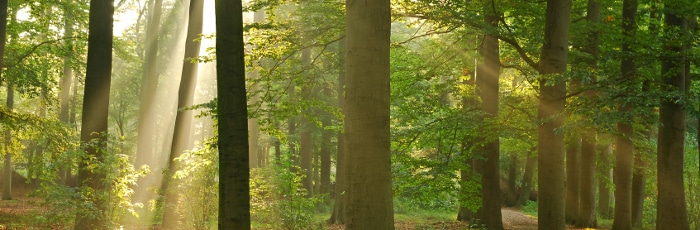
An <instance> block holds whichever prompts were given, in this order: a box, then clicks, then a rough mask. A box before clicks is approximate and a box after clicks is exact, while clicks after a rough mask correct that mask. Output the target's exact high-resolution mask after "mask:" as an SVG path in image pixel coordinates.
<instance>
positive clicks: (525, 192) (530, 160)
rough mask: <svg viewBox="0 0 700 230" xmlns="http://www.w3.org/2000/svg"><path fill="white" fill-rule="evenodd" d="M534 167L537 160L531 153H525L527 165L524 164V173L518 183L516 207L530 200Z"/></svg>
mask: <svg viewBox="0 0 700 230" xmlns="http://www.w3.org/2000/svg"><path fill="white" fill-rule="evenodd" d="M535 166H537V158H535V155H534V154H533V151H528V153H527V163H525V172H523V179H522V180H521V181H520V194H519V197H518V205H523V206H524V205H526V204H527V201H528V200H530V190H531V189H532V176H533V174H534V171H535Z"/></svg>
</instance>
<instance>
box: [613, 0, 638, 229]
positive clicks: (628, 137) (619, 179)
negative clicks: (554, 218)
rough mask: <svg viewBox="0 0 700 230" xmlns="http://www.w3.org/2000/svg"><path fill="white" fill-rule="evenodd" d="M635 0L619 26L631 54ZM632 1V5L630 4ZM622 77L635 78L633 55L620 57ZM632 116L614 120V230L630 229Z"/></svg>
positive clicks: (627, 108)
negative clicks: (615, 123) (616, 132)
mask: <svg viewBox="0 0 700 230" xmlns="http://www.w3.org/2000/svg"><path fill="white" fill-rule="evenodd" d="M633 1H634V0H632V1H630V0H626V1H624V2H623V9H622V29H623V35H624V36H625V37H624V39H623V42H622V52H624V53H631V52H633V50H632V49H631V48H630V42H631V39H634V35H635V28H636V27H637V26H636V23H635V18H634V17H635V14H636V12H637V10H636V3H633ZM632 4H633V5H634V6H632ZM620 68H621V72H622V77H623V79H630V80H631V79H635V78H636V68H637V67H636V66H635V63H634V57H631V56H627V57H623V58H622V61H621V64H620ZM632 110H633V107H632V104H631V103H629V102H628V103H622V104H621V105H620V108H619V112H620V113H622V114H629V113H631V112H632ZM632 122H633V120H632V119H626V120H625V121H621V122H618V123H617V130H618V132H619V133H620V135H619V136H618V137H617V153H616V154H615V168H614V173H615V179H614V182H615V212H614V221H613V229H632V171H633V163H634V160H633V159H634V158H633V155H634V144H633V143H632V138H633V135H634V129H633V127H632Z"/></svg>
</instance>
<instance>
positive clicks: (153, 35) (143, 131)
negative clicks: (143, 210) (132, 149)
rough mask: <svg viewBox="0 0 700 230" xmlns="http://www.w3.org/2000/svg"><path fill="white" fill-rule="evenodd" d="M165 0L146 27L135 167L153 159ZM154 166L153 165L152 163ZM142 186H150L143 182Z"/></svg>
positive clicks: (156, 4)
mask: <svg viewBox="0 0 700 230" xmlns="http://www.w3.org/2000/svg"><path fill="white" fill-rule="evenodd" d="M162 8H163V0H154V3H153V6H152V8H151V13H152V15H151V18H150V19H149V20H148V24H147V28H146V41H145V42H146V47H145V49H144V51H145V58H144V60H143V76H142V78H141V94H140V95H139V100H140V102H141V103H140V104H139V118H138V127H137V132H138V139H137V142H136V163H135V164H134V166H135V167H141V166H142V165H148V164H149V163H151V162H150V161H151V159H153V154H154V152H153V149H154V147H153V144H154V143H156V141H155V138H154V137H155V130H154V129H153V124H154V123H155V110H154V108H155V106H156V105H155V104H154V100H155V94H156V89H157V87H158V46H159V45H158V43H159V42H158V41H159V39H158V34H159V31H160V29H159V28H160V18H161V12H162ZM151 166H152V165H151ZM141 186H146V187H148V186H149V185H146V184H143V185H141Z"/></svg>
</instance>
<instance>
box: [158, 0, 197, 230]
mask: <svg viewBox="0 0 700 230" xmlns="http://www.w3.org/2000/svg"><path fill="white" fill-rule="evenodd" d="M203 10H204V0H190V7H189V20H188V22H187V39H186V40H185V42H186V43H185V56H184V58H183V59H184V63H183V65H182V75H181V76H180V86H179V89H178V95H177V96H178V97H177V114H176V116H175V128H174V129H173V139H172V143H171V145H170V156H169V157H168V172H167V173H166V175H165V178H164V179H163V190H164V193H165V206H164V207H165V208H164V210H163V227H165V228H169V229H174V228H176V227H177V226H178V222H179V218H178V215H177V206H178V205H177V204H178V195H179V193H178V191H180V189H178V187H179V186H178V184H179V183H178V181H177V180H175V179H174V178H173V176H174V175H175V172H177V171H178V170H180V162H178V161H176V160H175V159H176V158H178V157H180V155H182V153H183V152H184V151H185V150H187V148H188V146H190V145H191V144H190V143H191V142H192V139H191V138H190V134H191V133H192V131H191V129H192V120H193V119H194V113H193V112H192V110H187V109H186V108H188V107H191V106H192V105H193V104H194V90H195V88H196V87H197V70H198V65H199V63H196V62H195V63H192V61H190V60H189V59H192V58H197V57H199V48H200V46H201V43H200V42H199V41H197V38H198V37H199V35H200V34H202V20H203Z"/></svg>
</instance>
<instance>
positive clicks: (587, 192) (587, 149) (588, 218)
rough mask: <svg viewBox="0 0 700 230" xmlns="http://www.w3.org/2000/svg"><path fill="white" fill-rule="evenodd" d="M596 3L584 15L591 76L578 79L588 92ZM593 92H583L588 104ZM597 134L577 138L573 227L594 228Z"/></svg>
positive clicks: (594, 60)
mask: <svg viewBox="0 0 700 230" xmlns="http://www.w3.org/2000/svg"><path fill="white" fill-rule="evenodd" d="M600 8H601V7H600V2H599V1H597V0H588V9H587V11H586V21H587V22H588V23H590V25H591V27H592V29H591V30H590V31H589V32H588V33H586V34H587V39H586V41H585V45H584V48H583V49H584V52H586V53H587V54H589V55H590V59H589V60H588V61H587V62H586V63H585V64H586V68H588V69H589V70H590V72H592V73H593V74H592V75H591V76H590V77H589V79H580V81H581V85H583V86H586V87H589V88H592V87H594V86H595V85H596V82H597V76H596V75H597V74H598V73H597V71H596V70H597V69H598V56H599V54H598V53H599V48H598V47H599V46H600V42H599V38H598V37H599V34H600V32H599V29H597V28H598V27H599V24H600ZM596 94H597V92H596V91H595V90H594V89H589V90H585V91H584V92H583V97H584V98H585V99H588V100H594V99H595V97H596ZM596 138H597V133H596V132H595V131H594V130H593V128H592V127H590V126H586V127H584V130H583V133H582V136H581V159H580V169H579V172H580V174H579V175H580V178H579V187H580V190H579V206H578V208H579V209H578V213H577V214H578V215H577V220H576V226H577V227H586V228H596V227H597V226H598V221H597V219H596V211H595V210H596V206H595V205H596V203H595V189H596V178H595V166H596V144H597V139H596Z"/></svg>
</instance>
